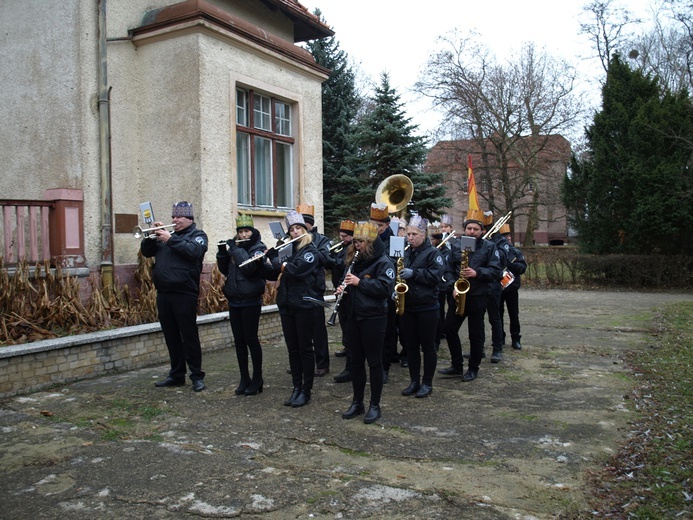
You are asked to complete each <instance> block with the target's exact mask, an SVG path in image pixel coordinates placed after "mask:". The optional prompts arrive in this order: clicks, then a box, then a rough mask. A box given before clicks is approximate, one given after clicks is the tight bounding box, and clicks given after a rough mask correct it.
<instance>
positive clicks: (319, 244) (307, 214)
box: [296, 204, 335, 377]
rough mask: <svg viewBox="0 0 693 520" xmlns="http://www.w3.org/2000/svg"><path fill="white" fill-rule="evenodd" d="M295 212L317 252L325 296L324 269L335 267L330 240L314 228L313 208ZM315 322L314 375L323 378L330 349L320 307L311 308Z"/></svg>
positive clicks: (299, 208) (320, 285) (320, 286)
mask: <svg viewBox="0 0 693 520" xmlns="http://www.w3.org/2000/svg"><path fill="white" fill-rule="evenodd" d="M296 211H297V212H299V213H300V214H301V216H302V217H303V221H304V222H305V226H306V228H307V229H308V232H309V233H310V234H311V235H312V237H313V245H314V246H315V247H316V249H317V250H318V254H319V260H320V267H321V269H320V272H321V276H319V277H318V279H317V283H318V290H319V291H320V292H321V294H323V295H324V294H325V289H326V285H325V275H326V273H325V269H332V268H333V267H334V266H335V259H334V258H332V257H331V256H330V239H329V238H327V237H326V236H325V235H323V234H322V233H320V232H318V228H317V227H316V226H315V206H312V205H310V204H299V205H298V206H297V207H296ZM313 311H314V312H315V320H314V321H313V325H314V327H315V330H314V331H313V347H314V350H315V375H316V376H317V377H323V376H326V375H327V374H329V373H330V347H329V340H328V338H327V327H326V326H325V309H324V308H323V307H320V306H313Z"/></svg>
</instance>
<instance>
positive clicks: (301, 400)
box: [291, 389, 310, 408]
mask: <svg viewBox="0 0 693 520" xmlns="http://www.w3.org/2000/svg"><path fill="white" fill-rule="evenodd" d="M309 402H310V390H308V389H303V390H301V392H300V393H299V394H298V397H297V398H296V399H294V400H293V402H292V403H291V408H300V407H301V406H305V405H307V404H308V403H309Z"/></svg>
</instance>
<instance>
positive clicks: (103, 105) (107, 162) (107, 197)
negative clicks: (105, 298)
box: [98, 0, 113, 293]
mask: <svg viewBox="0 0 693 520" xmlns="http://www.w3.org/2000/svg"><path fill="white" fill-rule="evenodd" d="M98 52H99V101H98V103H99V152H100V154H99V155H100V160H101V164H100V172H101V286H102V287H103V288H104V289H105V290H106V292H107V293H108V292H110V291H111V290H112V289H113V222H112V218H111V215H112V211H111V210H112V207H111V206H112V201H111V128H110V118H111V112H110V105H109V98H110V90H109V88H108V74H107V72H108V61H107V52H106V0H99V51H98Z"/></svg>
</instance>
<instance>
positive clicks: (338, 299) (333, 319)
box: [327, 251, 359, 325]
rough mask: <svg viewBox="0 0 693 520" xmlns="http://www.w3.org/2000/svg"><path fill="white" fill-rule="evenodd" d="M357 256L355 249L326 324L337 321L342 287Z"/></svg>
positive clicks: (332, 323)
mask: <svg viewBox="0 0 693 520" xmlns="http://www.w3.org/2000/svg"><path fill="white" fill-rule="evenodd" d="M358 256H359V252H358V251H356V253H354V258H353V259H352V261H351V264H349V269H347V272H346V273H345V274H344V280H342V283H341V285H340V287H341V288H342V292H340V293H339V296H337V299H336V300H335V301H334V310H333V311H332V316H330V319H329V320H327V324H328V325H334V324H335V323H337V312H338V311H339V304H340V302H341V301H342V296H344V289H346V277H347V276H349V275H350V274H351V269H352V268H353V267H354V264H355V263H356V258H357V257H358Z"/></svg>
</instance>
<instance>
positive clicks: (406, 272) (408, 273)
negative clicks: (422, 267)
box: [399, 267, 414, 280]
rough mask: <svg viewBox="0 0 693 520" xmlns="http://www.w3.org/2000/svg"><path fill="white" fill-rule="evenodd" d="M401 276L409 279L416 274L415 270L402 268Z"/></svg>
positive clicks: (403, 278)
mask: <svg viewBox="0 0 693 520" xmlns="http://www.w3.org/2000/svg"><path fill="white" fill-rule="evenodd" d="M399 276H400V278H402V280H409V279H410V278H412V277H413V276H414V270H413V269H410V268H408V267H405V268H404V269H402V272H401V273H400V274H399Z"/></svg>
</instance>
